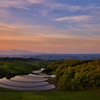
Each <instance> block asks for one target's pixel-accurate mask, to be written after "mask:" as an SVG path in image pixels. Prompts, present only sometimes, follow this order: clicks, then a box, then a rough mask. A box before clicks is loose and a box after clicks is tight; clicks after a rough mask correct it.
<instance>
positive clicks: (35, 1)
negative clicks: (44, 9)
mask: <svg viewBox="0 0 100 100" xmlns="http://www.w3.org/2000/svg"><path fill="white" fill-rule="evenodd" d="M28 2H30V3H43V2H45V0H28Z"/></svg>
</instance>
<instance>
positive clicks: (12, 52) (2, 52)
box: [0, 49, 43, 55]
mask: <svg viewBox="0 0 100 100" xmlns="http://www.w3.org/2000/svg"><path fill="white" fill-rule="evenodd" d="M32 54H33V55H36V54H43V53H42V52H32V51H27V50H17V49H13V50H0V55H32Z"/></svg>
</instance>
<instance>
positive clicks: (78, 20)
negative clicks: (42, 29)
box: [54, 15, 91, 22]
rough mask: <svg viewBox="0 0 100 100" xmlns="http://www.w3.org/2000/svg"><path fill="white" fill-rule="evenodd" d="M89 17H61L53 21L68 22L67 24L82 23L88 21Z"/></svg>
mask: <svg viewBox="0 0 100 100" xmlns="http://www.w3.org/2000/svg"><path fill="white" fill-rule="evenodd" d="M90 19H91V16H89V15H81V16H69V17H61V18H57V19H54V20H55V21H69V22H84V21H89V20H90Z"/></svg>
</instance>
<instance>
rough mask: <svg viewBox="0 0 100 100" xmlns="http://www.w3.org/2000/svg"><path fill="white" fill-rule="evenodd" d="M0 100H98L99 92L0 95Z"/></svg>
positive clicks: (99, 98)
mask: <svg viewBox="0 0 100 100" xmlns="http://www.w3.org/2000/svg"><path fill="white" fill-rule="evenodd" d="M0 100H100V92H98V91H96V90H89V91H76V92H70V91H66V92H65V91H64V92H63V91H54V92H44V93H0Z"/></svg>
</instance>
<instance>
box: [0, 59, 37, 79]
mask: <svg viewBox="0 0 100 100" xmlns="http://www.w3.org/2000/svg"><path fill="white" fill-rule="evenodd" d="M37 69H39V66H35V65H34V64H31V63H26V62H21V61H9V62H8V61H6V62H3V61H0V78H2V77H6V78H8V79H9V78H11V77H13V76H15V75H24V74H29V73H31V72H32V71H33V70H37Z"/></svg>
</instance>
